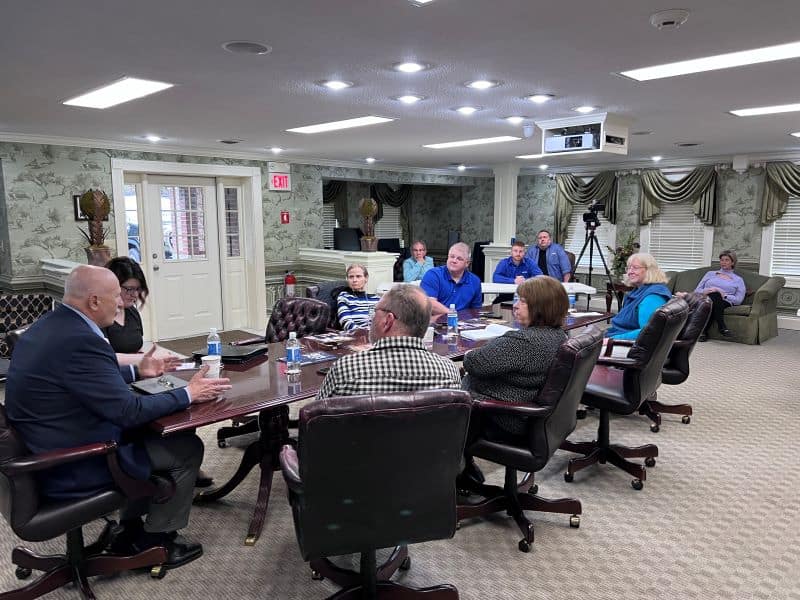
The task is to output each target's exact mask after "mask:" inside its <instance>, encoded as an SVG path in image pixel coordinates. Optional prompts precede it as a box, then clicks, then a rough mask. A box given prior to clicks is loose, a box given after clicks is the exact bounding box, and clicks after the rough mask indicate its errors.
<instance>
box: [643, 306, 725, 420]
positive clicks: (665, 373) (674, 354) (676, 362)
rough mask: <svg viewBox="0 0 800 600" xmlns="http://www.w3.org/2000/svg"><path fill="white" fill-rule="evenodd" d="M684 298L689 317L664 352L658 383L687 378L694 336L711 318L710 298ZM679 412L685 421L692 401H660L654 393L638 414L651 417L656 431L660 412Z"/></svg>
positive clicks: (672, 382) (698, 334) (694, 340)
mask: <svg viewBox="0 0 800 600" xmlns="http://www.w3.org/2000/svg"><path fill="white" fill-rule="evenodd" d="M684 300H686V303H687V304H688V305H689V318H687V319H686V324H685V325H684V326H683V329H681V332H680V333H679V334H678V337H677V338H676V339H675V342H673V344H672V348H670V350H669V354H667V362H666V363H664V367H663V368H662V369H661V383H662V384H666V385H679V384H681V383H683V382H684V381H686V380H687V379H688V378H689V357H690V356H691V355H692V351H693V350H694V347H695V346H696V345H697V340H698V339H699V338H700V335H701V334H702V333H703V330H704V329H705V328H706V324H707V323H708V320H709V319H710V318H711V306H712V305H711V300H710V299H709V298H708V296H704V295H702V294H695V293H692V294H687V295H686V296H684ZM662 412H663V413H668V414H673V415H681V422H682V423H683V424H684V425H688V424H689V423H690V422H691V420H692V417H691V415H692V405H691V404H662V403H661V402H659V401H658V400H657V396H656V394H653V396H652V397H651V398H648V399H647V400H645V401H644V402H643V403H642V406H640V407H639V414H641V415H645V416H647V417H648V418H650V420H651V421H653V424H652V425H650V431H652V432H653V433H658V431H659V429H661V413H662Z"/></svg>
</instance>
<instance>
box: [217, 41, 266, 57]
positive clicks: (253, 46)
mask: <svg viewBox="0 0 800 600" xmlns="http://www.w3.org/2000/svg"><path fill="white" fill-rule="evenodd" d="M222 48H223V49H225V50H227V51H228V52H231V53H233V54H258V55H264V54H269V53H270V52H272V46H267V45H266V44H261V43H259V42H244V41H234V42H225V43H224V44H222Z"/></svg>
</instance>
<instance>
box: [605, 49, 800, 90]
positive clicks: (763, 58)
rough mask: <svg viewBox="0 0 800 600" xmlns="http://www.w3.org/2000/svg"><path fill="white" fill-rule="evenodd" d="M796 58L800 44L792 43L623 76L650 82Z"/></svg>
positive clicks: (629, 72)
mask: <svg viewBox="0 0 800 600" xmlns="http://www.w3.org/2000/svg"><path fill="white" fill-rule="evenodd" d="M797 57H800V42H792V43H790V44H781V45H779V46H767V47H764V48H755V49H754V50H743V51H741V52H728V53H727V54H717V55H715V56H706V57H703V58H694V59H692V60H682V61H680V62H674V63H667V64H664V65H656V66H653V67H643V68H641V69H633V70H631V71H622V72H621V73H620V75H623V76H625V77H630V78H631V79H635V80H636V81H650V80H652V79H663V78H665V77H676V76H678V75H688V74H690V73H703V72H705V71H717V70H719V69H730V68H731V67H742V66H745V65H753V64H758V63H764V62H772V61H775V60H786V59H789V58H797Z"/></svg>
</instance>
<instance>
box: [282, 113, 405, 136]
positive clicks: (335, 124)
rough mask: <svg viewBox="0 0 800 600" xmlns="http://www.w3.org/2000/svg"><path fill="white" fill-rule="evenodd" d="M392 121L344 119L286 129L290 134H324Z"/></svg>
mask: <svg viewBox="0 0 800 600" xmlns="http://www.w3.org/2000/svg"><path fill="white" fill-rule="evenodd" d="M390 121H394V119H387V118H385V117H373V116H369V117H356V118H355V119H345V120H344V121H331V122H330V123H319V124H317V125H305V126H304V127H294V128H293V129H287V130H286V131H290V132H292V133H324V132H326V131H336V130H338V129H350V128H352V127H364V126H365V125H378V124H379V123H389V122H390Z"/></svg>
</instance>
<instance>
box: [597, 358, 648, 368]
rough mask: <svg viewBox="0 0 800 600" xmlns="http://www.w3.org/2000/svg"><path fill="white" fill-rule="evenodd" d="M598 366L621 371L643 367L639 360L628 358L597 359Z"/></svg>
mask: <svg viewBox="0 0 800 600" xmlns="http://www.w3.org/2000/svg"><path fill="white" fill-rule="evenodd" d="M597 364H598V365H602V366H604V367H619V368H620V369H641V368H642V366H643V365H642V364H641V363H640V362H639V361H638V360H636V359H634V358H628V357H627V356H600V357H598V358H597Z"/></svg>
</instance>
